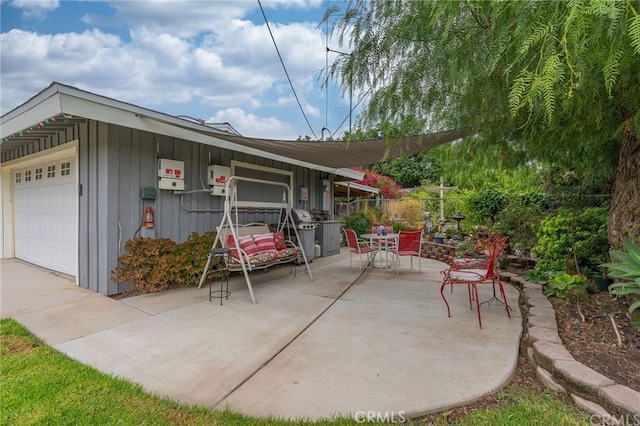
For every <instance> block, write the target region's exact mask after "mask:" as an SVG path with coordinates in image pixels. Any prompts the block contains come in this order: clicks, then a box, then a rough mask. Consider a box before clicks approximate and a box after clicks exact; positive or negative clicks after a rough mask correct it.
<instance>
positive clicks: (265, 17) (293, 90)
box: [258, 0, 318, 139]
mask: <svg viewBox="0 0 640 426" xmlns="http://www.w3.org/2000/svg"><path fill="white" fill-rule="evenodd" d="M258 5H259V6H260V12H262V17H263V18H264V23H265V24H266V25H267V29H268V30H269V35H271V40H272V41H273V46H274V47H275V48H276V53H278V58H279V59H280V63H281V64H282V68H283V69H284V73H285V74H286V76H287V80H289V85H290V86H291V91H292V92H293V96H295V98H296V102H298V106H299V107H300V111H301V112H302V115H303V117H304V119H305V121H306V122H307V126H309V130H311V133H313V137H314V138H315V139H318V136H316V132H314V131H313V127H311V123H309V119H308V118H307V114H305V113H304V109H303V108H302V104H301V103H300V99H298V94H297V93H296V89H294V88H293V82H292V81H291V77H289V72H288V71H287V67H286V66H285V65H284V60H282V55H280V49H278V44H277V43H276V39H275V38H274V37H273V32H271V27H270V26H269V21H268V20H267V15H266V14H265V13H264V9H263V8H262V3H260V0H258Z"/></svg>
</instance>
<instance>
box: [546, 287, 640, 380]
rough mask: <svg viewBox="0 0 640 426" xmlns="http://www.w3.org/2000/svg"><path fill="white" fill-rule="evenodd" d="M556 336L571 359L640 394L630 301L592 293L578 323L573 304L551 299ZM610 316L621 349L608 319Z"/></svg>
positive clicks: (639, 338)
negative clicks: (618, 335) (583, 318)
mask: <svg viewBox="0 0 640 426" xmlns="http://www.w3.org/2000/svg"><path fill="white" fill-rule="evenodd" d="M549 300H550V302H551V304H552V305H553V307H554V308H555V311H556V320H557V323H558V334H559V335H560V338H561V339H562V342H563V343H564V345H565V347H566V348H567V350H568V351H569V352H571V355H573V357H574V358H575V359H576V360H578V361H580V362H581V363H582V364H584V365H586V366H587V367H590V368H591V369H593V370H595V371H597V372H598V373H600V374H602V375H604V376H607V377H608V378H610V379H611V380H613V381H614V382H616V383H618V384H621V385H625V386H628V387H630V388H631V389H634V390H637V391H640V332H639V331H636V330H634V329H633V327H632V326H631V320H630V315H629V313H628V308H629V305H630V299H628V298H623V297H612V296H611V295H610V294H609V293H608V292H594V293H592V294H590V295H589V299H588V301H586V302H582V303H581V308H580V310H581V312H582V314H583V315H584V317H585V321H584V322H582V321H581V319H580V316H579V314H578V310H577V307H576V303H575V301H571V300H567V299H559V298H557V297H552V298H550V299H549ZM607 312H610V313H611V315H612V316H613V318H614V320H615V323H616V326H617V327H618V331H619V333H620V338H621V342H622V345H621V346H618V339H617V337H616V333H615V331H614V328H613V325H612V323H611V319H610V318H609V315H607Z"/></svg>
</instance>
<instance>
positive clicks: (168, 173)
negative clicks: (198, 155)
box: [158, 159, 184, 191]
mask: <svg viewBox="0 0 640 426" xmlns="http://www.w3.org/2000/svg"><path fill="white" fill-rule="evenodd" d="M158 178H159V179H160V180H159V182H158V188H160V189H169V190H173V191H184V161H177V160H167V159H160V160H158Z"/></svg>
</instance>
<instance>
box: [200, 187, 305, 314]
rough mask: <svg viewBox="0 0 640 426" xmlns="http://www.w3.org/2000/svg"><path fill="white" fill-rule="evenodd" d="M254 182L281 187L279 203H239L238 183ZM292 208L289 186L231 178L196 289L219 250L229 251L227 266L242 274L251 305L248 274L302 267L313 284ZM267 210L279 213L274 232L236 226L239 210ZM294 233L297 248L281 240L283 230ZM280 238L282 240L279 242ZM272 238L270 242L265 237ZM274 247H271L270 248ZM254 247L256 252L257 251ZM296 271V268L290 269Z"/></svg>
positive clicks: (260, 226) (266, 228) (264, 226)
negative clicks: (256, 208)
mask: <svg viewBox="0 0 640 426" xmlns="http://www.w3.org/2000/svg"><path fill="white" fill-rule="evenodd" d="M239 181H242V182H254V183H260V184H264V185H274V186H279V187H282V199H281V201H280V202H279V203H278V202H264V201H245V200H238V182H239ZM292 206H293V194H292V192H291V188H290V187H289V185H288V184H286V183H283V182H273V181H266V180H260V179H253V178H247V177H242V176H231V177H230V178H229V179H228V180H227V182H226V188H225V199H224V213H223V216H222V220H221V222H220V225H219V226H218V227H217V228H216V231H217V232H216V238H215V240H214V241H213V245H212V246H211V251H210V252H209V256H208V257H207V263H206V264H205V267H204V270H203V271H202V276H201V277H200V283H199V285H198V288H201V287H202V285H203V284H204V282H205V280H206V278H207V273H208V271H209V268H210V267H211V266H212V265H211V263H212V258H213V257H214V256H215V255H216V253H218V251H219V250H220V249H219V248H218V247H222V248H225V249H229V250H230V253H231V256H230V261H229V262H227V265H226V266H227V268H228V269H229V271H232V272H233V271H238V272H239V271H242V273H243V274H244V278H245V281H246V283H247V288H248V289H249V294H250V296H251V301H252V302H253V304H255V303H256V300H255V297H254V295H253V287H252V286H251V278H250V277H249V272H251V271H253V270H259V269H266V268H269V267H271V266H274V265H279V264H285V263H289V264H292V265H295V263H296V262H297V263H302V261H304V264H305V268H306V269H305V272H306V273H307V274H308V275H309V278H310V279H311V281H313V275H312V274H311V268H310V267H309V261H308V260H307V255H306V254H305V252H304V247H303V244H302V243H301V241H302V240H301V239H300V235H299V234H298V230H297V228H296V226H295V222H294V220H293V216H292V214H291V210H292V208H293V207H292ZM255 207H258V208H266V209H277V210H279V212H280V214H279V215H278V216H279V222H278V226H277V229H276V230H275V231H274V232H272V231H271V230H270V229H269V226H268V225H267V224H265V223H250V224H239V223H238V222H239V221H238V210H239V209H240V208H255ZM285 229H286V230H287V231H288V232H291V231H293V233H294V234H295V237H296V241H297V242H298V244H294V243H293V242H291V241H288V240H285V239H284V230H285ZM278 234H280V236H281V238H278ZM269 235H271V238H269V237H268V236H269ZM272 243H273V245H272ZM256 247H257V249H256ZM292 267H293V268H294V269H295V266H292Z"/></svg>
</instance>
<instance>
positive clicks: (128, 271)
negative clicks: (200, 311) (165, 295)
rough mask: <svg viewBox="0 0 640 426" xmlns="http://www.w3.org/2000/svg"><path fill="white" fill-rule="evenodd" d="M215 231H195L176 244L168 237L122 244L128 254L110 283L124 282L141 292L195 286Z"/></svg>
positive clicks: (113, 272) (123, 258) (135, 239)
mask: <svg viewBox="0 0 640 426" xmlns="http://www.w3.org/2000/svg"><path fill="white" fill-rule="evenodd" d="M215 236H216V233H215V232H205V233H204V234H202V235H199V234H198V233H196V232H194V233H192V234H191V235H190V236H189V238H187V240H186V241H185V242H183V243H181V244H177V243H175V242H174V241H172V240H170V239H168V238H157V239H154V238H134V239H131V240H129V241H127V242H126V243H125V246H124V248H125V250H126V251H127V254H125V255H123V256H120V257H119V258H118V262H119V266H117V267H116V268H114V269H113V271H111V279H112V280H113V281H116V282H118V281H125V282H127V283H129V284H131V285H134V286H135V289H136V290H137V291H139V292H141V293H152V292H157V291H162V290H166V289H168V288H174V287H188V286H190V285H193V284H196V283H197V282H198V278H199V277H200V274H201V273H202V270H203V269H204V265H205V263H206V261H207V257H208V255H209V250H211V246H212V245H213V241H214V240H215Z"/></svg>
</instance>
